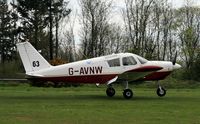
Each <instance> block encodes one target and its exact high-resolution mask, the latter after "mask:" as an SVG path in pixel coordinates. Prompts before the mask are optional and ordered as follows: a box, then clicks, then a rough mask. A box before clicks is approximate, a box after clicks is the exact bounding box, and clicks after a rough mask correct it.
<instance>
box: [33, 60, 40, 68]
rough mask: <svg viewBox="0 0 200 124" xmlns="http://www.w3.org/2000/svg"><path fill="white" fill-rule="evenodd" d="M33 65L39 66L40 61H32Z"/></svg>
mask: <svg viewBox="0 0 200 124" xmlns="http://www.w3.org/2000/svg"><path fill="white" fill-rule="evenodd" d="M32 64H33V67H39V66H40V62H39V61H33V63H32Z"/></svg>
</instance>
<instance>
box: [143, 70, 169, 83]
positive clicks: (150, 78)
mask: <svg viewBox="0 0 200 124" xmlns="http://www.w3.org/2000/svg"><path fill="white" fill-rule="evenodd" d="M171 73H172V72H171V71H166V72H153V73H151V74H149V75H147V76H145V77H144V78H143V80H145V81H155V80H163V79H165V78H166V77H167V76H168V75H169V74H171Z"/></svg>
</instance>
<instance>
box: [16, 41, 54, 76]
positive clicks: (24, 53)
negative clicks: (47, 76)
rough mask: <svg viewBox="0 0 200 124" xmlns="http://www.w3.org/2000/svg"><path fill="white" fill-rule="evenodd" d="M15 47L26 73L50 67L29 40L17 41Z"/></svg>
mask: <svg viewBox="0 0 200 124" xmlns="http://www.w3.org/2000/svg"><path fill="white" fill-rule="evenodd" d="M17 49H18V50H19V54H20V57H21V60H22V62H23V65H24V68H25V70H26V73H28V72H34V71H38V70H41V69H45V68H49V67H51V65H50V64H49V63H48V62H47V61H46V60H45V59H44V58H43V57H42V56H41V55H40V53H39V52H38V51H37V50H36V49H35V48H34V47H33V46H32V45H31V44H30V43H29V42H22V43H18V44H17Z"/></svg>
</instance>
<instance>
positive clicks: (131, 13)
mask: <svg viewBox="0 0 200 124" xmlns="http://www.w3.org/2000/svg"><path fill="white" fill-rule="evenodd" d="M9 2H10V1H9ZM69 2H70V1H64V0H34V1H31V0H13V1H11V2H10V3H8V1H7V0H0V55H1V63H5V62H6V61H13V60H15V59H16V57H17V56H16V47H15V44H16V43H17V42H24V41H29V42H31V43H32V44H33V45H34V46H35V48H36V49H38V50H42V54H43V56H45V58H47V59H48V60H52V59H55V58H65V59H67V60H68V61H74V56H78V57H79V58H78V59H84V58H91V57H97V56H102V55H106V54H111V53H119V52H131V53H135V54H138V55H141V56H143V57H145V58H147V59H149V60H169V61H172V60H173V59H174V57H175V53H176V52H177V53H178V57H177V61H178V62H180V63H181V64H182V66H183V67H184V71H183V77H185V78H188V79H196V80H199V79H200V78H199V75H200V74H199V68H200V66H199V64H200V49H199V48H200V47H199V46H200V39H199V35H200V34H199V31H200V9H199V8H198V7H195V6H191V3H190V2H189V1H187V2H186V5H185V6H184V7H181V8H172V5H171V4H170V3H169V2H168V1H167V0H159V1H157V0H124V5H125V6H124V7H123V8H116V7H115V6H114V3H113V1H107V0H79V1H78V3H79V7H80V13H79V14H78V15H77V16H78V21H79V23H80V25H81V29H80V31H79V34H78V35H79V37H80V38H79V40H80V41H78V42H79V43H80V44H81V47H79V49H78V50H74V49H75V42H77V41H75V35H74V29H73V26H70V28H69V29H68V30H66V29H64V28H63V27H62V26H61V25H62V24H63V23H64V24H72V23H73V22H70V21H69V20H70V18H71V11H72V10H71V8H70V6H68V3H69ZM114 9H118V10H119V11H120V13H119V14H120V15H121V20H122V21H121V22H120V23H116V22H115V21H113V19H114V18H113V10H114ZM66 18H67V19H66ZM60 32H64V33H63V34H64V37H62V38H60V37H61V35H62V34H60Z"/></svg>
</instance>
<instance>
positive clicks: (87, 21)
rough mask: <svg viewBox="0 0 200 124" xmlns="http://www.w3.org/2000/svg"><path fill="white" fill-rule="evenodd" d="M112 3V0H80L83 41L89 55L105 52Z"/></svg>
mask: <svg viewBox="0 0 200 124" xmlns="http://www.w3.org/2000/svg"><path fill="white" fill-rule="evenodd" d="M111 5H112V2H108V1H106V0H80V6H81V10H82V11H81V19H80V20H81V22H82V30H81V42H82V47H83V52H84V54H85V55H86V56H88V57H95V56H100V55H104V54H105V48H106V47H105V46H106V44H107V41H106V40H107V36H108V32H109V14H110V11H111Z"/></svg>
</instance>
